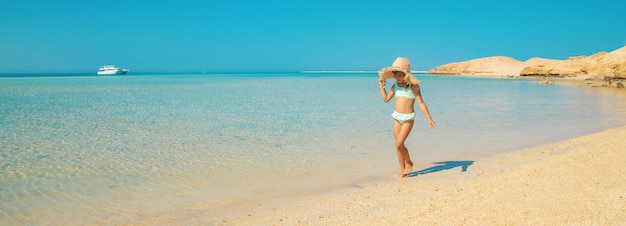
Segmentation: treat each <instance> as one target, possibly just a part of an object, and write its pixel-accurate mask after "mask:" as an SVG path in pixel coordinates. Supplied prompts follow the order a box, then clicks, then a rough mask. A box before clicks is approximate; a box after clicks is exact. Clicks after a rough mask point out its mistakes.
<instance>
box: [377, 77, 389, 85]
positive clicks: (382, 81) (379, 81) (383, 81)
mask: <svg viewBox="0 0 626 226" xmlns="http://www.w3.org/2000/svg"><path fill="white" fill-rule="evenodd" d="M378 83H379V84H380V85H381V86H384V85H386V84H387V81H386V80H384V79H382V78H381V79H379V80H378Z"/></svg>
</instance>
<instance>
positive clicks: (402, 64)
mask: <svg viewBox="0 0 626 226" xmlns="http://www.w3.org/2000/svg"><path fill="white" fill-rule="evenodd" d="M393 71H401V72H404V74H405V75H406V76H405V77H404V81H406V82H407V83H409V84H419V83H420V81H419V80H417V79H416V78H415V76H413V74H411V63H410V62H409V58H406V57H398V58H396V60H395V61H393V64H391V67H387V68H383V69H381V70H380V71H378V76H380V78H381V79H385V80H387V79H393V78H394V76H393Z"/></svg>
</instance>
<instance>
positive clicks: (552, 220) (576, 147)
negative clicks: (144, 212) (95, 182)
mask: <svg viewBox="0 0 626 226" xmlns="http://www.w3.org/2000/svg"><path fill="white" fill-rule="evenodd" d="M623 137H626V125H622V126H619V127H616V128H612V129H608V130H605V131H602V132H597V133H593V134H589V135H584V136H580V137H576V138H572V139H568V140H565V141H560V142H556V143H549V144H543V145H539V146H535V147H532V148H526V149H521V150H515V151H508V152H505V153H502V154H498V155H496V156H493V157H488V158H486V159H482V160H477V161H476V162H474V163H473V164H472V165H469V166H468V167H467V171H466V172H461V169H451V170H443V171H438V172H436V173H430V174H424V175H418V176H416V177H409V178H407V179H403V180H396V181H395V182H393V181H386V182H385V181H383V182H380V183H371V184H367V183H366V184H364V185H360V186H354V187H353V188H349V189H342V191H335V192H329V193H322V194H318V195H317V196H316V197H308V198H300V199H297V200H292V201H293V202H290V203H286V204H283V205H281V206H280V207H277V208H266V209H264V210H260V211H254V212H253V213H251V214H249V215H248V216H236V217H227V218H225V219H222V220H221V221H219V222H216V221H214V220H215V219H212V220H210V219H202V217H199V218H196V219H193V220H192V221H193V222H194V223H200V224H206V223H209V222H210V223H213V224H218V225H259V224H260V225H274V224H275V225H338V224H339V225H380V224H388V225H407V224H409V225H412V224H463V225H468V224H469V225H479V224H485V223H486V224H520V223H522V224H602V225H617V224H620V223H623V222H626V215H624V214H623V213H624V212H626V191H625V190H623V188H624V187H626V167H625V166H623V164H622V160H623V159H626V150H623V147H624V146H626V141H624V140H623ZM190 220H191V219H190ZM153 223H154V222H153ZM170 223H171V222H170Z"/></svg>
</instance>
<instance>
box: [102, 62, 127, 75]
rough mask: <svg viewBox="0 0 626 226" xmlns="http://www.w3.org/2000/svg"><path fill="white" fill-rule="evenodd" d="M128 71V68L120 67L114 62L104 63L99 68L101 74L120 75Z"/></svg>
mask: <svg viewBox="0 0 626 226" xmlns="http://www.w3.org/2000/svg"><path fill="white" fill-rule="evenodd" d="M127 72H128V69H124V68H119V67H118V66H115V65H112V64H111V65H104V66H102V67H100V68H98V74H99V75H119V74H126V73H127Z"/></svg>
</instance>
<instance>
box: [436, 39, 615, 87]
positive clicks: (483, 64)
mask: <svg viewBox="0 0 626 226" xmlns="http://www.w3.org/2000/svg"><path fill="white" fill-rule="evenodd" d="M430 73H431V74H447V75H482V76H555V77H583V78H602V79H603V78H605V77H610V78H626V46H624V47H622V48H620V49H617V50H614V51H612V52H599V53H596V54H593V55H591V56H575V57H570V58H569V59H567V60H553V59H544V58H538V57H534V58H530V59H528V60H527V61H525V62H522V61H519V60H516V59H513V58H511V57H506V56H494V57H485V58H479V59H473V60H468V61H464V62H457V63H450V64H445V65H442V66H439V67H436V68H433V69H432V70H430Z"/></svg>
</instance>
